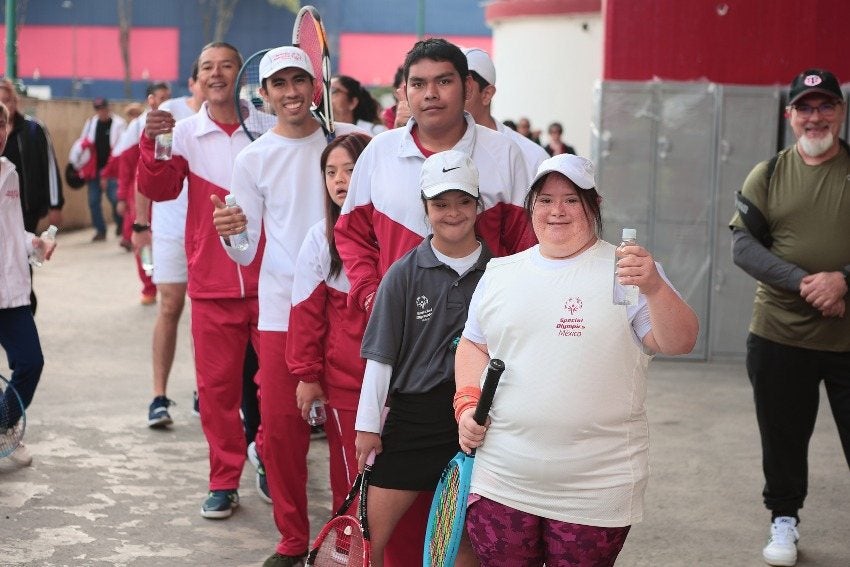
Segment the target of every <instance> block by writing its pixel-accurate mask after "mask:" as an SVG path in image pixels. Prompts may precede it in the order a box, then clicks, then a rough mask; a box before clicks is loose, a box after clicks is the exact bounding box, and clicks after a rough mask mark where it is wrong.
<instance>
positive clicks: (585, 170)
mask: <svg viewBox="0 0 850 567" xmlns="http://www.w3.org/2000/svg"><path fill="white" fill-rule="evenodd" d="M553 172H557V173H560V174H561V175H563V176H565V177H566V178H567V179H569V180H570V181H572V182H573V183H575V184H576V186H577V187H579V188H580V189H593V188H594V187H596V180H595V178H594V175H595V170H594V167H593V162H592V161H590V160H589V159H587V158H584V157H581V156H576V155H573V154H558V155H556V156H553V157H550V158H549V159H547V160H545V161H544V162H543V163H541V164H540V166H539V167H538V168H537V175H535V176H534V179H533V180H532V181H531V186H532V187H533V186H534V184H535V183H537V181H538V180H540V178H541V177H543V176H545V175H548V174H550V173H553Z"/></svg>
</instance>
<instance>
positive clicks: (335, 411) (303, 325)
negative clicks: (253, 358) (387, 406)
mask: <svg viewBox="0 0 850 567" xmlns="http://www.w3.org/2000/svg"><path fill="white" fill-rule="evenodd" d="M369 140H370V138H369V137H368V136H367V135H365V134H348V135H342V136H337V137H336V138H335V139H334V140H333V141H332V142H331V143H330V144H328V145H327V146H326V147H325V149H324V151H322V155H321V158H320V165H321V171H322V173H323V174H324V178H325V191H324V193H325V218H324V219H322V220H320V221H319V222H317V223H316V224H314V225H313V226H312V227H310V230H309V232H307V236H306V237H305V238H304V243H303V244H302V245H301V249H300V250H299V252H298V259H297V260H296V262H295V279H294V280H293V283H292V311H291V312H290V315H289V340H287V342H286V364H287V366H288V367H289V372H290V373H291V374H292V376H293V378H296V379H297V380H298V386H297V387H296V390H295V396H296V399H297V403H298V406H299V407H300V408H301V415H302V417H304V418H306V417H307V415H308V414H309V412H310V406H311V405H312V403H313V402H314V401H316V400H320V401H324V402H327V403H326V407H327V410H328V411H327V422H326V423H325V431H326V432H327V438H328V452H329V455H330V463H329V464H330V479H331V492H332V495H333V502H332V509H334V510H337V509H338V508H339V507H340V506H341V505H342V502H343V500H345V496H346V494H347V493H348V490H349V489H350V488H351V484H352V483H353V482H354V478H355V477H356V476H357V457H356V453H355V449H354V420H355V417H356V414H357V400H358V398H359V397H360V386H361V384H362V383H363V369H364V367H365V363H364V361H363V359H362V358H360V343H361V342H362V340H363V331H364V330H365V328H366V313H364V312H363V311H362V310H360V309H357V308H356V307H355V306H353V305H349V303H348V289H349V287H350V286H349V283H348V278H346V277H345V272H344V271H343V270H342V260H340V258H339V252H338V251H337V249H336V243H335V241H334V225H335V224H336V220H337V219H338V218H339V213H340V210H341V208H342V203H343V201H345V196H346V195H347V194H348V184H349V182H350V181H351V172H352V171H353V170H354V164H355V163H356V162H357V158H358V157H360V154H361V152H362V151H363V148H365V147H366V144H368V143H369Z"/></svg>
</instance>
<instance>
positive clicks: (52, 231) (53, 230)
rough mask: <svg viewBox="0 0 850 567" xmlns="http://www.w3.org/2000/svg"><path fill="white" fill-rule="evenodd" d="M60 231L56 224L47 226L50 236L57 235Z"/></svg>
mask: <svg viewBox="0 0 850 567" xmlns="http://www.w3.org/2000/svg"><path fill="white" fill-rule="evenodd" d="M57 232H59V228H58V227H57V226H56V225H52V224H51V225H50V226H48V227H47V234H48V235H49V236H56V233H57Z"/></svg>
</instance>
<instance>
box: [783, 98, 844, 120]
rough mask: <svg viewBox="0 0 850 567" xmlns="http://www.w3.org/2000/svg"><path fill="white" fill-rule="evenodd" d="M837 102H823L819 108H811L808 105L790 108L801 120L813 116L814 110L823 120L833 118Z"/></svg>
mask: <svg viewBox="0 0 850 567" xmlns="http://www.w3.org/2000/svg"><path fill="white" fill-rule="evenodd" d="M839 104H841V103H838V102H824V103H822V104H821V105H819V106H811V105H809V104H792V105H791V108H793V109H794V110H796V111H797V114H799V115H800V116H801V117H802V118H808V117H810V116H811V115H812V114H814V112H815V110H817V111H818V114H820V115H821V116H823V117H824V118H832V117H833V116H835V111H836V110H837V109H838V105H839Z"/></svg>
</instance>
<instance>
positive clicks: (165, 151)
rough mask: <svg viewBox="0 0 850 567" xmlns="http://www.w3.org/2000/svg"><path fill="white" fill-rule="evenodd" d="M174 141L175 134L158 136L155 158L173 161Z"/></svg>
mask: <svg viewBox="0 0 850 567" xmlns="http://www.w3.org/2000/svg"><path fill="white" fill-rule="evenodd" d="M172 139H173V134H172V133H171V132H166V133H165V134H157V136H156V138H154V147H153V157H155V158H156V159H158V160H163V161H165V160H169V159H171V140H172Z"/></svg>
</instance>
